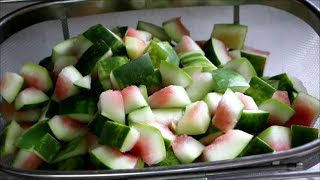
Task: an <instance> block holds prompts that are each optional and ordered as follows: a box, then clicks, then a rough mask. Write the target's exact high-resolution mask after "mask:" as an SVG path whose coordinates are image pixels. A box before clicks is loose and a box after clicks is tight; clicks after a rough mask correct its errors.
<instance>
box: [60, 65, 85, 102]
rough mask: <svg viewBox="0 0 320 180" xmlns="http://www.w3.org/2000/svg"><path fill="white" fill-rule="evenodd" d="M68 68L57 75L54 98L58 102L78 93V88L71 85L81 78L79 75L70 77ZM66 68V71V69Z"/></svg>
mask: <svg viewBox="0 0 320 180" xmlns="http://www.w3.org/2000/svg"><path fill="white" fill-rule="evenodd" d="M70 67H71V66H68V67H66V68H64V69H62V71H61V72H60V73H59V75H58V78H57V81H56V87H55V90H54V95H55V98H56V99H57V100H58V101H62V100H64V99H67V98H68V97H70V96H73V95H75V94H77V93H78V92H79V90H78V88H77V87H76V86H74V85H73V83H74V82H75V81H77V80H79V79H80V78H81V74H77V75H71V73H70V69H71V68H70ZM67 68H68V69H67Z"/></svg>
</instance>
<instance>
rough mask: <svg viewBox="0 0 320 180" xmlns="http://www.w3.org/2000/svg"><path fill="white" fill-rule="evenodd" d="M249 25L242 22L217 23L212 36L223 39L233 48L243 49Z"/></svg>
mask: <svg viewBox="0 0 320 180" xmlns="http://www.w3.org/2000/svg"><path fill="white" fill-rule="evenodd" d="M247 32H248V26H246V25H241V24H215V25H214V27H213V30H212V34H211V37H214V38H217V39H219V40H221V41H223V42H224V43H225V44H226V45H227V46H228V47H229V48H231V49H242V48H243V45H244V42H245V39H246V36H247Z"/></svg>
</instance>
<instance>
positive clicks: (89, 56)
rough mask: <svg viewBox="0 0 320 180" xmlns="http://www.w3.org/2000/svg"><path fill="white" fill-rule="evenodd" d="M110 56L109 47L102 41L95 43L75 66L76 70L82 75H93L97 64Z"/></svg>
mask: <svg viewBox="0 0 320 180" xmlns="http://www.w3.org/2000/svg"><path fill="white" fill-rule="evenodd" d="M111 56H112V51H111V49H110V47H109V46H108V45H107V43H106V42H105V41H104V40H99V41H97V42H95V43H94V44H93V45H92V46H91V47H90V48H89V49H88V50H87V51H86V52H85V53H84V54H83V55H82V56H81V58H80V59H79V61H78V62H77V64H76V66H75V67H76V68H77V70H78V71H79V72H80V73H81V74H82V75H84V76H85V75H88V74H91V73H93V71H94V69H95V67H96V64H97V62H98V61H99V60H100V59H106V58H108V57H111Z"/></svg>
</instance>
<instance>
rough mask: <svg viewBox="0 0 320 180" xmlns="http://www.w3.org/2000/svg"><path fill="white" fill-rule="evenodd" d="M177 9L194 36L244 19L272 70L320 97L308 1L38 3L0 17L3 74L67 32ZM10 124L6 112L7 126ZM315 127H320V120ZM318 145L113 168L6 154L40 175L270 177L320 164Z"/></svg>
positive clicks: (313, 16)
mask: <svg viewBox="0 0 320 180" xmlns="http://www.w3.org/2000/svg"><path fill="white" fill-rule="evenodd" d="M239 5H240V6H239ZM128 10H130V11H128ZM120 11H121V12H120ZM177 16H181V17H182V21H183V23H184V24H185V25H186V26H187V27H188V29H189V30H190V32H191V37H192V38H193V39H195V40H207V39H209V37H210V34H211V31H212V28H213V24H215V23H233V22H238V21H240V23H241V24H245V25H248V27H249V29H248V34H247V38H246V42H245V45H246V46H248V47H253V48H257V49H261V50H267V51H269V52H271V55H270V56H269V59H268V62H267V66H266V71H265V75H270V76H272V75H276V74H279V73H283V72H287V73H289V74H291V75H293V76H295V77H297V78H298V79H300V80H302V82H303V84H304V85H305V87H306V88H307V90H308V93H309V94H311V95H312V96H315V97H316V98H318V99H319V98H320V87H319V86H320V83H319V82H320V79H319V78H320V52H319V49H320V38H319V34H320V13H319V9H317V8H316V7H315V6H313V5H312V4H311V3H310V2H309V1H307V0H279V1H272V0H238V1H234V0H207V1H195V0H181V1H178V0H174V1H168V0H162V1H152V0H131V1H124V0H121V1H116V0H109V1H105V0H93V1H83V0H69V1H64V2H62V1H54V2H45V3H39V4H36V5H31V6H29V7H26V8H24V9H20V10H18V11H15V12H14V13H12V14H10V15H8V16H5V17H3V18H2V19H0V30H1V34H0V43H1V45H0V77H1V75H3V73H4V72H7V71H12V72H19V70H20V67H21V65H22V64H23V63H27V62H32V63H38V62H39V61H40V60H41V59H43V58H45V57H47V56H50V55H51V50H52V48H53V46H55V45H56V44H58V43H59V42H61V41H63V39H66V38H69V37H73V36H76V35H78V34H80V33H82V32H84V31H85V30H86V29H88V28H89V27H90V26H92V25H95V24H97V23H102V24H104V25H106V27H108V28H113V27H115V26H119V25H128V26H131V27H136V24H137V22H138V20H144V21H149V22H152V23H155V24H159V25H161V23H162V22H163V21H165V20H167V19H170V18H172V17H177ZM4 125H5V121H4V120H3V119H1V117H0V129H3V128H4ZM315 127H316V128H318V129H320V120H319V119H318V121H317V123H316V124H315ZM319 150H320V140H319V139H318V140H316V141H313V142H311V143H309V144H307V145H304V146H302V147H299V148H294V149H291V150H289V151H285V152H280V153H275V154H265V155H258V156H250V157H244V158H239V159H235V160H226V161H217V162H210V163H194V164H187V165H181V166H177V167H157V168H155V167H154V168H146V169H142V170H111V171H106V170H99V171H64V172H62V171H61V172H51V171H23V170H16V169H13V168H11V167H10V158H6V159H5V158H1V159H0V170H1V171H4V172H6V173H10V174H13V175H20V176H25V177H33V178H35V177H51V178H52V177H69V178H74V177H82V178H87V177H91V178H94V177H102V178H141V177H149V178H150V177H153V178H156V177H159V178H175V177H180V178H193V177H195V178H199V177H200V178H208V177H217V178H226V177H229V178H232V177H238V178H239V177H241V176H243V177H245V175H248V173H247V172H249V174H251V175H256V177H257V178H258V177H259V176H262V177H263V174H261V171H264V172H267V173H270V172H278V173H279V172H285V171H289V170H303V169H306V168H309V167H312V166H313V165H315V164H317V163H319ZM244 172H246V173H244ZM318 173H319V172H318ZM279 175H281V174H279ZM246 178H248V177H246Z"/></svg>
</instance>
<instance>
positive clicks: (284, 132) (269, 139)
mask: <svg viewBox="0 0 320 180" xmlns="http://www.w3.org/2000/svg"><path fill="white" fill-rule="evenodd" d="M258 137H259V138H260V139H262V140H263V141H264V142H266V143H267V144H268V145H269V146H270V147H271V148H272V149H274V150H275V151H285V150H288V149H290V148H291V133H290V128H287V127H283V126H276V125H274V126H270V127H269V128H267V129H265V130H264V131H263V132H262V133H261V134H259V135H258Z"/></svg>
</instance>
